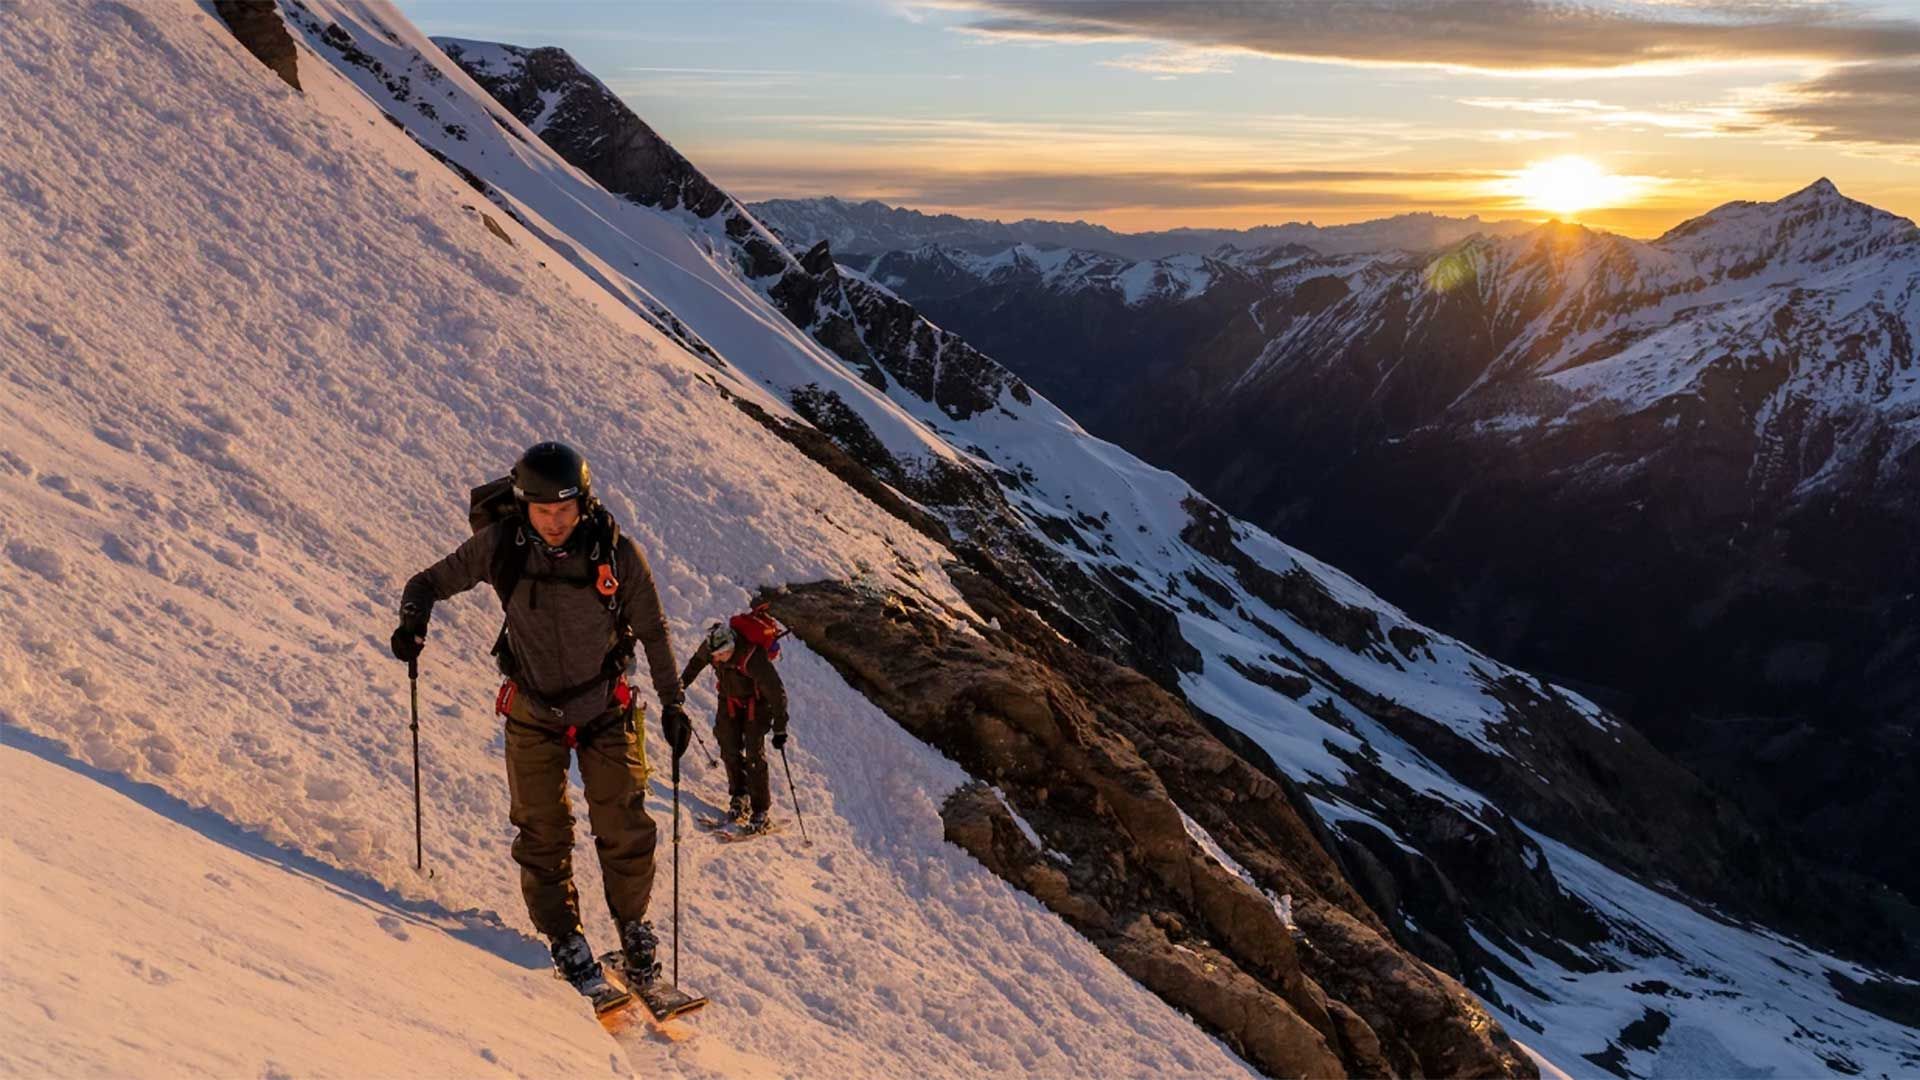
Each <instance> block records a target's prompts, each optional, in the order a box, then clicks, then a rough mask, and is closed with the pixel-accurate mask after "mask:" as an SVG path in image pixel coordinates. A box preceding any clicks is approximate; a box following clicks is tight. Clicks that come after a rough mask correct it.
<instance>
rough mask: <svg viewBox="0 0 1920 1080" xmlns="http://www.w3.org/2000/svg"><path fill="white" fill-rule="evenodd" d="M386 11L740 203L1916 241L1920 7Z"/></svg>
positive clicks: (558, 5) (856, 6) (848, 2)
mask: <svg viewBox="0 0 1920 1080" xmlns="http://www.w3.org/2000/svg"><path fill="white" fill-rule="evenodd" d="M400 6H401V8H402V10H403V11H405V12H406V14H407V15H408V16H409V17H410V18H412V19H413V20H414V22H415V23H416V24H418V25H419V26H421V27H422V28H423V29H425V30H426V31H427V32H428V33H431V34H436V35H453V36H461V37H475V38H482V39H488V40H498V41H507V42H511V43H514V44H521V45H558V46H560V47H562V48H565V49H566V50H568V51H569V52H571V53H572V54H573V55H574V56H575V58H576V59H578V60H579V61H580V62H581V63H582V64H584V65H585V66H586V67H587V68H588V69H589V70H591V71H593V72H594V73H595V74H597V75H598V76H600V78H601V79H602V80H603V81H605V82H606V83H608V84H609V85H610V86H612V87H613V88H614V90H615V91H616V92H617V93H619V94H620V95H621V96H622V97H623V98H624V99H625V100H626V101H627V102H628V103H629V104H630V105H631V106H633V108H634V109H635V111H637V112H638V113H639V114H640V115H641V116H642V117H643V118H645V119H646V120H647V121H648V122H649V123H650V124H652V125H653V126H654V127H655V128H656V129H657V130H659V131H660V132H661V133H662V134H663V135H665V136H666V137H667V138H668V139H670V140H672V141H673V142H674V144H675V145H676V146H678V147H679V148H680V149H681V150H682V151H683V152H685V153H686V154H687V155H688V156H689V157H690V158H692V159H693V160H694V162H695V163H696V164H698V165H700V166H701V167H702V168H703V169H704V170H706V171H707V172H708V173H709V174H710V175H712V176H713V177H714V178H715V179H716V180H717V181H718V182H720V183H721V184H722V185H723V186H725V187H727V188H728V189H729V190H731V191H733V192H734V193H735V194H737V195H740V196H742V197H745V198H749V199H755V198H765V197H772V196H782V195H796V196H797V195H816V194H837V195H842V196H847V197H877V198H881V199H884V200H886V201H889V202H893V203H896V204H901V205H908V206H913V207H916V208H919V209H926V210H949V211H954V212H958V213H965V214H971V215H975V216H982V217H996V218H1003V219H1011V218H1017V217H1024V216H1036V217H1049V218H1084V219H1087V220H1092V221H1099V222H1102V223H1104V224H1108V225H1111V226H1114V227H1116V228H1127V229H1140V228H1163V227H1170V226H1174V225H1231V226H1245V225H1253V224H1259V223H1263V222H1265V223H1277V222H1281V221H1288V220H1314V221H1318V222H1321V223H1329V222H1338V221H1351V220H1361V219H1365V218H1371V217H1380V216H1384V215H1387V214H1392V213H1400V212H1405V211H1409V210H1434V211H1438V212H1443V213H1452V214H1466V213H1480V214H1482V215H1483V216H1495V217H1524V218H1541V217H1544V216H1547V213H1548V211H1546V210H1544V209H1542V207H1541V205H1540V202H1541V200H1540V198H1539V197H1538V192H1537V190H1536V189H1537V187H1538V184H1537V183H1532V184H1530V178H1532V177H1535V176H1536V175H1538V171H1537V169H1536V170H1534V171H1529V170H1530V168H1532V167H1534V166H1537V165H1538V163H1540V162H1542V161H1547V160H1549V159H1566V158H1569V157H1572V158H1576V159H1577V160H1578V161H1579V163H1580V164H1581V165H1582V167H1583V168H1585V169H1587V170H1588V171H1589V172H1592V173H1595V174H1597V175H1602V176H1603V178H1604V179H1605V181H1606V183H1605V184H1604V185H1603V186H1601V187H1599V188H1597V189H1596V191H1595V193H1594V194H1593V195H1592V197H1591V199H1589V200H1588V201H1593V202H1595V205H1592V206H1587V207H1583V208H1582V209H1580V210H1578V211H1575V212H1573V215H1574V216H1576V217H1578V218H1579V219H1580V220H1583V221H1587V222H1589V223H1591V224H1595V225H1599V226H1602V227H1607V228H1613V229H1616V230H1619V231H1623V232H1628V233H1632V234H1635V235H1651V234H1655V233H1658V232H1659V231H1662V230H1663V229H1665V228H1667V227H1669V226H1671V225H1673V224H1675V223H1677V222H1678V221H1680V220H1683V219H1684V218H1686V217H1689V216H1692V215H1693V214H1697V213H1700V212H1702V211H1704V210H1707V209H1710V208H1711V207H1713V206H1715V205H1718V204H1719V203H1721V202H1725V201H1727V200H1728V199H1735V198H1747V199H1772V198H1778V197H1779V196H1781V195H1785V194H1787V193H1789V192H1791V191H1793V190H1796V189H1797V188H1799V187H1802V186H1804V185H1805V184H1807V183H1810V182H1811V181H1813V180H1814V179H1816V178H1818V177H1819V176H1822V175H1824V176H1827V177H1829V178H1831V179H1832V180H1833V181H1834V182H1835V183H1836V184H1838V185H1839V186H1840V188H1841V190H1842V191H1844V192H1846V193H1847V194H1849V195H1852V196H1854V197H1856V198H1860V199H1863V200H1865V201H1868V202H1872V203H1874V204H1876V205H1879V206H1882V207H1884V208H1886V209H1889V210H1893V211H1895V212H1897V213H1902V214H1906V215H1908V216H1913V215H1914V214H1915V213H1916V212H1920V123H1915V122H1912V121H1910V120H1907V119H1905V118H1903V117H1902V116H1901V115H1900V114H1901V113H1903V112H1905V111H1908V110H1904V109H1902V108H1900V107H1899V105H1900V103H1901V102H1906V103H1908V104H1910V105H1913V103H1914V102H1916V101H1920V3H1913V4H1888V3H1882V4H1875V5H1863V4H1846V3H1838V2H1831V0H1821V2H1819V3H1813V2H1811V0H1809V2H1804V3H1781V4H1770V5H1764V6H1760V5H1751V4H1747V3H1745V2H1744V0H1728V2H1726V3H1719V2H1709V0H1666V2H1664V3H1657V4H1656V3H1651V2H1639V3H1630V2H1627V0H1618V2H1616V3H1613V4H1611V5H1609V8H1610V9H1611V10H1603V12H1602V16H1603V17H1599V18H1598V20H1597V21H1595V19H1594V17H1593V16H1592V15H1591V14H1589V15H1588V16H1585V18H1586V19H1587V20H1588V21H1586V22H1584V23H1580V24H1574V23H1569V22H1567V21H1566V20H1568V19H1570V18H1572V15H1571V14H1570V13H1569V12H1570V9H1564V8H1548V7H1545V6H1544V5H1539V4H1533V3H1529V2H1528V0H1485V2H1481V0H1468V2H1467V3H1466V4H1461V5H1458V6H1455V7H1454V8H1452V9H1451V10H1450V11H1446V12H1445V13H1444V16H1443V17H1436V16H1435V15H1434V11H1435V10H1436V6H1435V5H1406V4H1396V3H1395V0H1347V2H1346V3H1345V5H1344V7H1340V8H1339V9H1338V10H1337V11H1336V5H1333V4H1329V3H1325V2H1320V3H1314V4H1294V3H1275V4H1272V5H1268V6H1266V7H1264V8H1261V7H1259V6H1257V5H1255V6H1252V8H1253V11H1254V14H1253V15H1252V16H1251V17H1250V16H1249V15H1248V14H1247V12H1248V10H1249V6H1248V5H1227V4H1215V3H1209V2H1194V3H1187V4H1155V3H1139V2H1135V3H1116V2H1100V0H1082V2H1060V0H936V2H924V3H923V2H911V0H898V2H882V0H842V2H831V3H829V2H804V0H802V2H789V3H759V2H738V3H734V2H725V0H706V2H701V3H680V2H645V3H582V2H546V3H537V4H536V3H506V2H497V3H490V2H474V0H403V2H402V3H401V4H400ZM1588 10H1589V12H1591V11H1592V8H1591V7H1589V9H1588ZM1330 13H1331V14H1330ZM1336 16H1337V17H1336ZM1910 94H1911V95H1912V96H1909V95H1910ZM1911 111H1912V112H1913V113H1914V115H1917V116H1920V105H1913V107H1912V109H1911ZM1576 174H1577V175H1584V174H1581V173H1578V171H1577V170H1576ZM1549 175H1552V176H1555V177H1564V176H1566V175H1569V174H1568V173H1567V172H1566V171H1565V170H1562V171H1560V172H1557V173H1550V174H1549ZM1555 182H1556V183H1558V182H1564V181H1561V180H1556V181H1555ZM1574 201H1576V202H1577V201H1579V200H1574ZM1561 212H1562V213H1565V212H1566V211H1564V210H1563V211H1561Z"/></svg>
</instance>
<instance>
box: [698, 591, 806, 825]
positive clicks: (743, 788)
mask: <svg viewBox="0 0 1920 1080" xmlns="http://www.w3.org/2000/svg"><path fill="white" fill-rule="evenodd" d="M782 633H784V631H782V630H780V628H779V624H778V623H776V622H774V620H773V616H771V615H769V614H767V613H766V611H765V610H764V609H762V608H755V609H754V610H752V611H750V612H747V613H746V614H743V615H735V616H734V617H733V618H732V619H731V620H729V621H728V622H726V623H714V624H713V625H712V626H711V627H709V628H708V629H707V635H706V637H705V638H704V639H703V640H702V641H701V642H700V648H699V649H697V650H696V651H695V652H694V654H693V656H692V658H691V659H689V660H688V661H687V669H686V670H685V671H683V672H681V673H680V685H681V686H682V687H687V686H692V685H693V680H695V679H697V678H699V677H700V669H701V668H704V667H707V666H709V665H711V666H712V668H713V674H714V679H715V681H716V682H717V683H718V684H719V692H720V693H719V697H720V703H719V708H718V710H717V711H716V712H715V714H714V719H713V737H714V741H715V742H718V743H719V744H720V759H721V761H722V762H724V763H725V764H726V767H727V794H728V796H729V802H728V806H727V818H728V821H729V822H730V823H731V824H732V825H733V826H734V827H735V828H736V829H737V830H738V832H739V833H741V834H744V835H752V834H757V833H763V832H766V831H767V830H768V829H769V828H770V827H771V825H772V823H771V821H770V819H769V818H768V817H767V810H768V808H769V807H770V806H772V804H773V796H772V793H771V791H770V790H769V788H768V779H767V773H768V769H767V747H766V738H767V732H768V731H769V730H771V731H772V732H773V748H774V749H775V750H779V749H781V748H783V747H785V746H786V745H787V689H786V686H785V685H783V684H782V683H781V682H780V673H779V672H778V671H775V670H774V668H773V661H774V659H775V658H777V657H778V656H779V655H780V640H779V639H780V635H781V634H782Z"/></svg>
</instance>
